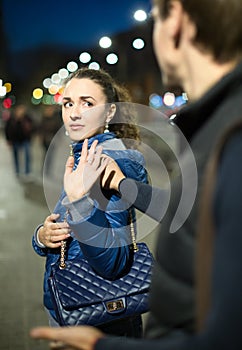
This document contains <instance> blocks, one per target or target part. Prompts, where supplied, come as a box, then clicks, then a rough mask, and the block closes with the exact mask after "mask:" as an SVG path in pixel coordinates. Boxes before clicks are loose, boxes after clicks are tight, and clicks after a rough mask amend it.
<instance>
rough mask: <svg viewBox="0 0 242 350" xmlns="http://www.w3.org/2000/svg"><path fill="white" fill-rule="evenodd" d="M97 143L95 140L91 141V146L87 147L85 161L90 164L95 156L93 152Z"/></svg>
mask: <svg viewBox="0 0 242 350" xmlns="http://www.w3.org/2000/svg"><path fill="white" fill-rule="evenodd" d="M97 144H98V141H97V140H95V141H93V143H92V145H91V147H90V149H89V152H88V157H87V161H88V163H89V164H92V163H93V161H94V158H95V157H96V154H95V152H96V147H97Z"/></svg>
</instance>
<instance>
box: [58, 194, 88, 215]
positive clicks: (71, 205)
mask: <svg viewBox="0 0 242 350" xmlns="http://www.w3.org/2000/svg"><path fill="white" fill-rule="evenodd" d="M62 204H63V205H64V206H65V207H66V209H67V210H68V212H69V213H70V215H71V217H72V220H73V221H74V222H75V221H81V220H83V219H84V218H85V217H87V216H90V215H91V212H92V211H93V208H94V201H93V200H92V199H91V198H90V197H89V196H88V194H87V195H86V196H84V197H82V198H81V199H79V200H77V201H75V202H70V201H69V199H68V197H67V196H66V197H64V199H63V200H62Z"/></svg>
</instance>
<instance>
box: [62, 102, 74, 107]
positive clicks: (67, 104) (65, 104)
mask: <svg viewBox="0 0 242 350" xmlns="http://www.w3.org/2000/svg"><path fill="white" fill-rule="evenodd" d="M72 105H73V103H72V102H66V103H64V107H67V108H68V107H71V106H72Z"/></svg>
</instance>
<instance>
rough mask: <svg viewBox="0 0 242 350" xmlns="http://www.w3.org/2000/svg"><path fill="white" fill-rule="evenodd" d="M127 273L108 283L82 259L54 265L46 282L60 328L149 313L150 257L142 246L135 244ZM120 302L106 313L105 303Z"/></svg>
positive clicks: (151, 264)
mask: <svg viewBox="0 0 242 350" xmlns="http://www.w3.org/2000/svg"><path fill="white" fill-rule="evenodd" d="M138 247H139V251H138V252H136V253H134V262H133V264H132V267H131V269H130V271H129V273H128V274H127V275H125V276H123V277H121V278H119V279H116V280H114V281H110V280H107V279H104V278H102V277H101V276H99V275H97V274H96V273H95V272H94V271H93V270H92V268H91V267H90V265H89V264H88V262H87V261H86V260H85V259H82V260H80V259H78V260H72V261H67V262H66V268H65V269H64V270H60V269H59V268H58V266H57V265H55V266H53V274H52V277H50V279H49V285H50V290H51V293H52V299H53V303H54V305H55V307H56V314H57V317H58V319H59V323H60V324H61V325H80V324H87V325H100V324H103V323H107V322H111V321H113V320H117V319H119V318H124V317H129V316H132V315H136V314H142V313H144V312H147V311H148V309H149V308H148V297H149V286H150V282H151V270H152V266H153V257H152V255H151V253H150V251H149V249H148V247H147V246H146V244H145V243H138ZM116 300H122V303H123V307H122V308H121V309H120V310H117V311H114V312H113V311H111V312H109V310H108V308H107V303H108V302H110V301H116Z"/></svg>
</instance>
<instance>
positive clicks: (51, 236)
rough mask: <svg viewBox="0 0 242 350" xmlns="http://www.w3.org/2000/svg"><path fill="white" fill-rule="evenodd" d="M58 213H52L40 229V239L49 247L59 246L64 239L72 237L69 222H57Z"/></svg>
mask: <svg viewBox="0 0 242 350" xmlns="http://www.w3.org/2000/svg"><path fill="white" fill-rule="evenodd" d="M58 217H59V215H58V214H51V215H50V216H48V217H47V218H46V220H45V222H44V225H43V226H42V227H41V228H40V229H39V231H38V239H39V241H40V242H41V243H42V244H44V245H45V246H46V247H48V248H57V247H59V246H60V245H61V241H62V240H66V239H67V238H68V237H70V228H69V225H68V223H67V222H55V219H56V218H58Z"/></svg>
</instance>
